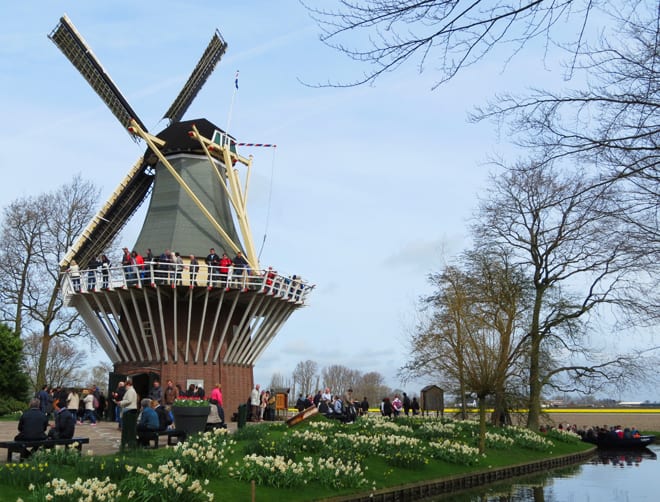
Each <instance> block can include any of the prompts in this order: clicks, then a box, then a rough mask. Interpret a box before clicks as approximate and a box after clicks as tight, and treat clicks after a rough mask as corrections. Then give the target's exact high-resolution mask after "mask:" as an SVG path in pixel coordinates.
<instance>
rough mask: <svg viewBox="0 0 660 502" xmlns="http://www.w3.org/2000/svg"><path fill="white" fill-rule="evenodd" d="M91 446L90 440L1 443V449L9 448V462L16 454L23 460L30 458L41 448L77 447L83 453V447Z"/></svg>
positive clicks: (73, 439)
mask: <svg viewBox="0 0 660 502" xmlns="http://www.w3.org/2000/svg"><path fill="white" fill-rule="evenodd" d="M83 444H89V438H71V439H42V440H40V441H0V448H7V462H11V461H12V455H13V454H14V453H20V455H21V460H24V459H26V458H29V457H30V455H32V454H33V453H34V452H36V451H37V450H39V449H40V448H44V449H49V448H54V447H55V446H65V447H67V448H68V447H70V446H75V448H76V449H77V450H78V452H82V445H83Z"/></svg>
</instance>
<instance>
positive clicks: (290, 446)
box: [0, 417, 591, 502]
mask: <svg viewBox="0 0 660 502" xmlns="http://www.w3.org/2000/svg"><path fill="white" fill-rule="evenodd" d="M315 418H316V420H315V421H317V422H324V421H325V419H323V418H322V417H315ZM313 421H314V420H313ZM313 421H312V422H313ZM400 423H402V424H406V423H407V424H408V425H410V426H411V427H413V426H415V423H414V422H409V421H408V422H407V421H405V420H402V421H400ZM331 427H332V428H331V429H329V430H323V434H325V435H327V436H328V438H330V437H333V436H334V434H337V433H350V432H355V433H357V432H358V431H359V432H360V433H361V434H369V432H370V431H368V430H367V432H365V429H364V428H361V427H362V426H361V424H360V422H359V421H358V422H357V423H356V424H354V425H341V424H339V423H336V422H332V425H331ZM294 431H298V432H304V431H317V430H316V429H315V428H314V426H313V425H312V424H311V423H307V422H305V423H303V424H300V425H299V426H296V427H295V428H292V429H289V428H287V427H286V426H285V425H283V424H261V425H258V426H249V427H246V428H243V429H241V430H239V431H238V432H237V433H236V434H235V435H233V438H234V439H236V444H235V446H234V447H233V452H232V453H231V454H229V455H228V456H227V464H226V465H227V466H230V465H235V464H236V463H237V462H241V461H242V459H243V457H244V456H245V455H246V454H250V453H260V454H265V453H269V452H271V451H272V452H275V453H280V454H284V455H289V456H291V457H293V458H295V459H296V460H299V459H301V457H302V456H303V454H301V453H299V451H300V447H299V443H295V442H294V441H292V440H291V434H292V433H293V432H294ZM317 432H318V431H317ZM371 432H373V431H371ZM411 434H412V433H411ZM452 440H460V441H462V442H464V443H466V444H470V445H472V446H474V445H475V443H476V438H475V437H474V435H473V432H471V431H470V430H468V429H466V430H462V431H460V432H458V433H457V434H456V437H455V438H452ZM310 446H319V445H318V444H313V445H310ZM589 448H591V446H590V445H588V444H586V443H581V442H574V443H567V442H560V441H554V442H553V445H552V447H551V451H546V452H543V451H539V450H532V449H528V448H524V447H522V446H519V445H517V444H516V445H514V446H512V447H507V448H505V449H489V450H487V451H486V458H480V459H479V460H478V461H477V462H476V464H475V465H470V466H465V465H459V464H455V463H449V462H447V461H442V460H435V459H432V458H428V459H427V463H425V464H424V465H418V466H415V467H414V468H396V467H392V465H391V464H390V463H388V460H389V459H388V458H386V457H384V456H382V455H370V454H369V455H365V454H362V453H357V450H358V448H357V447H356V448H355V450H353V449H351V451H331V450H330V449H323V448H322V449H321V455H323V456H324V457H328V456H334V457H339V458H342V457H352V458H357V459H360V460H361V465H362V466H363V468H364V469H366V473H367V474H366V477H367V479H368V480H369V482H370V485H369V487H366V488H363V489H361V490H356V489H353V488H333V487H328V486H322V485H321V484H320V483H319V482H318V480H316V479H309V480H307V484H306V485H304V486H302V487H301V486H296V487H293V488H277V487H272V486H264V485H258V486H256V494H257V497H258V499H259V500H269V501H283V502H284V501H286V502H298V501H306V500H319V499H323V498H331V497H335V496H341V495H348V494H352V493H357V492H368V491H370V489H371V486H375V488H377V489H383V488H388V487H394V486H400V485H406V484H409V483H416V482H420V481H425V480H436V479H441V478H443V477H447V476H455V475H460V474H465V473H472V472H476V471H480V470H485V469H492V468H499V467H505V466H509V465H515V464H520V463H525V462H530V461H536V460H542V459H546V458H549V457H555V456H561V455H566V454H571V453H576V452H581V451H585V450H587V449H589ZM396 450H397V448H393V454H394V452H395V451H396ZM62 455H64V456H63V457H61V458H59V459H55V460H54V461H53V462H50V465H49V467H48V469H49V473H51V474H52V475H53V476H54V477H62V478H64V479H67V480H69V481H72V480H74V479H76V478H77V477H81V478H83V479H88V478H91V477H95V476H97V477H99V478H102V477H104V476H105V475H106V472H108V471H110V470H112V469H108V470H107V471H102V469H101V468H100V467H99V465H100V463H105V465H108V464H110V465H111V466H113V465H118V466H123V465H124V464H137V465H142V466H146V465H147V464H153V465H154V466H156V465H159V464H164V463H166V462H167V461H168V460H170V459H172V458H173V455H174V452H173V451H172V450H171V449H165V448H161V449H159V450H138V451H134V452H130V453H126V454H124V455H122V456H119V455H110V456H105V457H101V456H96V457H93V458H91V459H90V458H79V457H77V455H76V454H73V455H70V456H69V455H68V454H67V453H62ZM316 456H318V455H316ZM36 460H37V459H35V461H31V462H30V463H28V465H30V464H33V462H36ZM69 462H70V463H71V464H73V465H68V464H69ZM0 470H1V469H0ZM118 472H119V471H118ZM122 472H124V471H123V470H122ZM223 472H224V471H223ZM124 475H126V474H124ZM193 477H195V476H193ZM197 478H200V479H203V477H200V476H197ZM208 479H209V483H208V485H207V486H206V487H205V489H206V490H208V491H210V492H212V493H214V494H216V500H217V499H221V500H236V501H240V500H250V499H251V491H252V487H251V485H250V483H249V482H246V481H239V480H237V479H234V478H231V477H229V476H228V475H224V474H222V473H221V474H220V475H214V476H208ZM15 482H16V477H9V478H7V477H6V476H5V477H3V476H2V475H1V472H0V493H2V500H16V499H17V498H19V497H22V498H23V500H25V501H26V502H27V501H28V500H35V499H34V498H31V497H30V493H29V492H28V491H27V490H26V488H25V486H13V485H12V483H15ZM372 483H373V484H372ZM125 500H128V499H125ZM140 500H143V499H140ZM145 500H146V499H145Z"/></svg>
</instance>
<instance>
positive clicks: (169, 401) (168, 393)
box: [163, 380, 179, 406]
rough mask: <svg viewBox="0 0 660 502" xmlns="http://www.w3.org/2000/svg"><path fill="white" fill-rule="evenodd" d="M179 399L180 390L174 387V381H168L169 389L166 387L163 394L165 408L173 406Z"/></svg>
mask: <svg viewBox="0 0 660 502" xmlns="http://www.w3.org/2000/svg"><path fill="white" fill-rule="evenodd" d="M177 397H179V390H178V389H177V388H176V387H175V386H174V383H173V382H172V380H168V381H167V387H165V392H164V393H163V402H164V404H165V406H172V405H173V404H174V400H175V399H176V398H177Z"/></svg>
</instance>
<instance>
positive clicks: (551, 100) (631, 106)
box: [472, 2, 660, 321]
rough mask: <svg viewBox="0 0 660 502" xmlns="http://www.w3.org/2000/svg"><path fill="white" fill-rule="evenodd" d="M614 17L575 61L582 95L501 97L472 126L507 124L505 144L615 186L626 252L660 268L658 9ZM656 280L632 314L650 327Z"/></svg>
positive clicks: (539, 92)
mask: <svg viewBox="0 0 660 502" xmlns="http://www.w3.org/2000/svg"><path fill="white" fill-rule="evenodd" d="M613 17H614V18H615V19H617V21H618V26H617V36H616V38H613V40H610V39H609V38H608V37H606V36H603V37H601V38H600V40H599V41H598V42H597V44H596V45H595V46H591V45H585V46H583V47H582V49H581V50H580V51H579V52H578V53H577V59H576V63H575V67H576V70H579V71H580V72H581V74H582V75H583V76H584V79H582V81H583V82H584V85H583V87H582V88H578V89H568V90H565V91H562V92H550V91H546V90H543V89H536V90H534V91H532V92H531V93H530V94H528V95H526V96H512V95H503V96H499V97H498V98H496V99H495V100H494V102H493V103H491V104H489V105H488V106H486V107H483V108H480V109H477V110H476V112H475V113H474V114H473V116H472V118H473V119H474V120H483V119H487V118H491V119H494V120H496V121H497V123H498V124H501V123H502V122H503V121H505V123H508V125H509V130H507V131H506V133H507V135H508V136H509V137H511V138H513V139H514V140H515V141H516V142H517V143H518V144H519V145H521V146H522V147H524V148H526V149H528V150H529V149H531V150H532V151H536V152H539V151H540V152H542V154H543V156H544V158H545V159H546V161H548V162H554V161H557V160H560V159H561V160H562V162H573V163H575V164H576V165H582V166H593V170H594V171H595V172H597V173H598V174H599V176H598V177H597V178H595V179H594V183H595V184H596V186H599V185H603V184H608V183H610V184H611V183H616V184H617V185H618V187H617V197H618V199H619V200H618V205H617V207H616V215H617V216H618V217H619V218H620V219H621V220H622V221H623V222H624V224H625V227H626V231H627V233H628V239H629V241H630V244H631V245H632V244H635V243H636V244H637V245H638V246H639V247H640V249H643V250H644V252H645V253H646V254H652V255H654V257H653V259H652V260H649V262H654V263H655V264H658V263H660V260H659V259H658V255H659V254H660V222H659V220H658V214H659V212H658V204H659V202H660V169H659V155H658V137H659V136H660V123H659V122H658V115H659V113H660V86H659V85H658V83H659V82H660V70H659V68H660V51H659V49H658V40H659V39H660V24H659V23H658V19H660V15H659V14H658V6H657V3H652V2H640V3H639V4H638V5H637V8H636V9H635V12H634V15H624V14H623V13H622V14H621V15H616V16H613ZM655 272H657V269H655ZM653 277H655V278H656V281H653V280H652V278H653ZM657 277H658V275H657V273H655V274H653V273H651V274H649V277H648V279H649V286H650V287H649V288H648V291H647V293H648V296H647V297H648V298H649V299H652V300H653V301H652V302H649V303H648V304H647V305H646V309H645V310H644V311H643V310H641V309H640V310H639V311H638V312H636V314H637V315H638V316H640V315H643V316H646V317H647V318H655V321H657V318H658V312H660V309H659V308H658V307H659V303H660V302H658V296H657V291H658V288H657ZM654 292H656V294H655V295H654V294H653V293H654Z"/></svg>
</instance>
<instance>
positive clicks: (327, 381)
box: [322, 364, 360, 396]
mask: <svg viewBox="0 0 660 502" xmlns="http://www.w3.org/2000/svg"><path fill="white" fill-rule="evenodd" d="M322 376H323V384H324V385H325V386H326V387H329V388H330V391H331V392H332V393H333V394H334V395H338V396H343V395H344V393H345V392H346V391H347V390H348V389H352V388H353V387H355V384H356V383H357V382H358V380H359V378H360V372H359V371H358V370H353V369H351V368H348V367H347V366H342V365H340V364H333V365H330V366H326V367H325V368H323V371H322Z"/></svg>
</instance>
